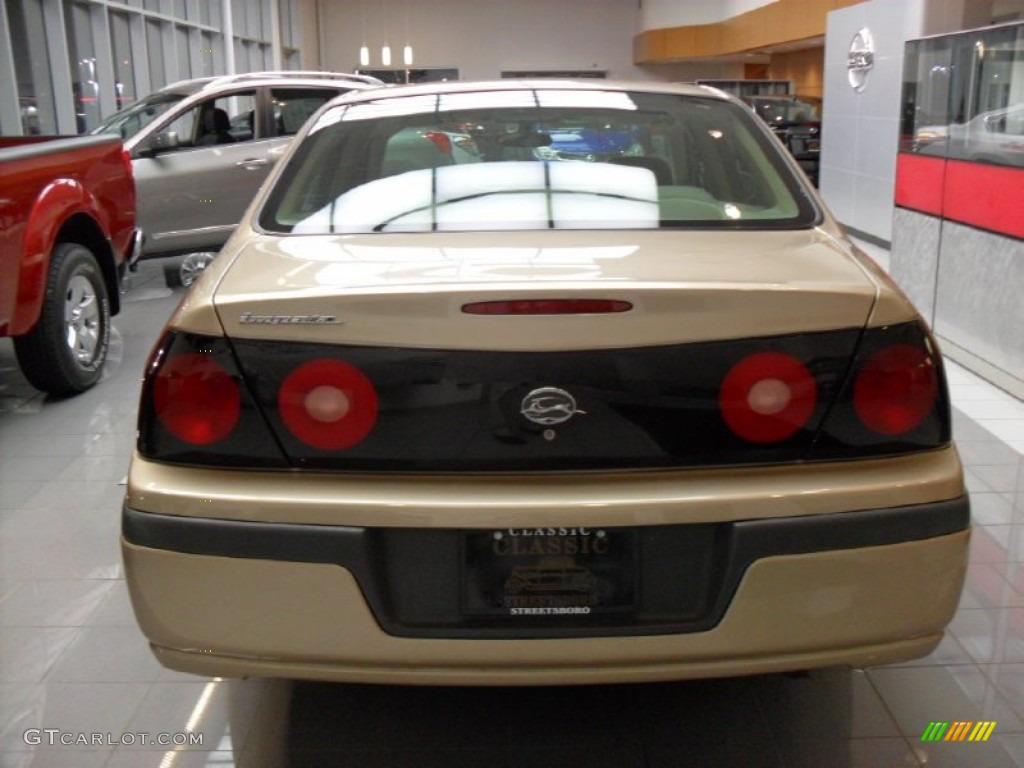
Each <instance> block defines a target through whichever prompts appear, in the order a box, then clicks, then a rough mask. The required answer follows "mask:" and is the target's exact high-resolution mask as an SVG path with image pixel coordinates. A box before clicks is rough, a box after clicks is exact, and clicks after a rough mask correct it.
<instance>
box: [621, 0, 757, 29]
mask: <svg viewBox="0 0 1024 768" xmlns="http://www.w3.org/2000/svg"><path fill="white" fill-rule="evenodd" d="M774 2H775V0H686V2H679V0H643V2H642V3H640V5H642V6H643V7H642V8H641V10H640V20H641V23H642V24H643V28H644V29H659V28H661V27H681V26H685V25H689V24H716V23H718V22H720V21H725V20H726V19H729V18H732V17H733V16H739V15H740V14H742V13H746V12H747V11H752V10H754V9H755V8H760V7H761V6H762V5H768V4H769V3H774Z"/></svg>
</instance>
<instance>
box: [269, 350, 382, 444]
mask: <svg viewBox="0 0 1024 768" xmlns="http://www.w3.org/2000/svg"><path fill="white" fill-rule="evenodd" d="M277 407H278V409H279V411H280V413H281V418H282V419H283V420H284V423H285V426H287V427H288V429H289V430H290V431H291V433H292V434H293V435H295V437H297V438H298V439H299V440H301V441H302V442H303V443H305V444H306V445H308V446H311V447H313V448H318V449H320V450H323V451H332V450H333V451H337V450H342V449H345V448H351V447H352V446H353V445H356V444H357V443H359V442H360V441H362V440H363V438H365V437H366V436H367V435H368V434H370V430H372V429H373V425H374V424H375V423H376V422H377V392H376V390H374V388H373V384H372V383H371V382H370V380H369V379H368V378H367V377H366V376H365V374H363V372H362V371H360V370H359V369H358V368H356V367H355V366H352V365H349V364H348V363H343V362H341V361H340V360H328V359H321V360H312V361H310V362H308V363H305V364H303V365H300V366H299V367H298V368H296V369H295V370H294V371H292V372H291V373H290V374H288V377H287V378H286V379H285V380H284V383H283V384H282V385H281V389H280V390H279V391H278V395H277Z"/></svg>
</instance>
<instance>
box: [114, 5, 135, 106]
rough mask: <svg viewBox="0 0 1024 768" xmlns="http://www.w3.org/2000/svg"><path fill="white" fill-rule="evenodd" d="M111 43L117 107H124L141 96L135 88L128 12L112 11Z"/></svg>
mask: <svg viewBox="0 0 1024 768" xmlns="http://www.w3.org/2000/svg"><path fill="white" fill-rule="evenodd" d="M110 43H111V45H112V46H113V48H114V77H115V78H116V82H115V83H114V89H115V92H116V96H117V108H118V109H122V108H123V107H125V106H127V105H128V104H131V103H132V102H133V101H135V100H136V99H137V98H139V94H138V93H137V92H136V89H135V65H134V63H133V59H132V36H131V24H130V21H129V19H128V14H126V13H117V12H114V11H111V13H110Z"/></svg>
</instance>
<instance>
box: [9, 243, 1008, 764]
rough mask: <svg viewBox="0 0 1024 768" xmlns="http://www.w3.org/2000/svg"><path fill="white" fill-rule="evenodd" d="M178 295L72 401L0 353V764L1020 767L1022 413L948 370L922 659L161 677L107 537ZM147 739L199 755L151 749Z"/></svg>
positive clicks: (151, 279) (133, 311)
mask: <svg viewBox="0 0 1024 768" xmlns="http://www.w3.org/2000/svg"><path fill="white" fill-rule="evenodd" d="M867 247H868V249H869V250H871V249H870V246H867ZM885 257H886V254H885V253H884V251H882V252H876V258H878V260H879V261H880V262H882V263H884V262H885ZM179 297H180V294H178V295H174V294H172V293H171V292H170V291H169V290H167V289H165V288H164V287H163V283H162V277H161V275H160V272H159V267H152V266H149V267H144V269H143V271H142V273H140V275H139V277H137V278H136V279H135V282H134V285H133V287H132V289H131V291H130V292H129V294H128V295H127V297H126V299H127V306H126V308H125V312H124V314H123V315H122V316H121V317H119V318H118V320H117V322H116V327H117V333H116V334H115V340H116V342H117V345H116V352H117V354H116V355H115V357H114V359H112V360H111V366H110V370H109V373H108V376H107V378H106V380H105V381H103V382H102V383H101V385H100V386H99V387H97V388H96V389H95V390H93V391H91V392H88V393H85V394H84V395H81V396H80V397H77V398H73V399H70V400H67V401H62V402H61V401H51V400H47V399H46V398H44V397H42V396H40V395H39V394H38V393H36V392H35V391H34V390H32V389H31V388H30V387H28V385H27V384H26V383H25V382H24V381H23V380H22V379H21V377H20V374H19V373H18V372H17V370H16V369H15V366H14V360H13V353H12V350H11V347H10V344H9V342H8V341H5V340H0V768H23V767H25V766H37V767H45V766H62V767H67V768H92V767H93V766H97V767H98V766H107V767H108V768H118V767H124V768H146V767H147V766H153V767H154V768H156V767H157V766H159V767H160V768H188V767H190V766H209V767H210V768H212V767H213V766H217V767H218V768H226V767H227V766H232V765H239V766H257V767H258V768H270V767H272V766H316V767H317V768H320V767H321V766H350V765H351V766H357V765H358V766H360V767H361V768H365V767H366V766H371V767H372V766H381V767H384V766H387V767H388V768H392V767H394V766H418V767H427V768H429V767H430V766H486V767H487V768H496V767H498V766H509V768H512V767H513V766H514V767H515V768H520V767H521V766H552V767H554V766H557V767H558V768H562V767H563V766H569V767H570V768H571V767H572V766H580V767H582V766H587V768H601V767H602V766H609V767H611V766H615V768H629V767H631V766H651V767H654V766H666V767H668V766H680V765H688V766H689V765H701V766H712V767H713V768H717V767H718V766H744V768H750V767H756V766H771V767H773V768H776V767H778V766H786V767H787V768H788V767H793V766H807V767H808V768H811V767H813V768H841V767H843V766H846V767H847V768H862V767H866V766H901V767H903V768H906V767H907V766H928V767H929V768H935V767H936V766H957V767H967V766H977V767H979V768H982V767H983V768H1004V767H1006V766H1024V722H1022V721H1024V455H1022V454H1024V404H1022V403H1021V402H1020V401H1018V400H1015V399H1014V398H1012V397H1010V396H1009V395H1007V394H1005V393H1004V392H1002V391H1000V390H998V389H996V388H995V387H993V386H991V385H989V384H987V383H986V382H984V381H982V380H981V379H979V378H978V377H976V376H974V375H973V374H971V373H970V372H968V371H966V370H964V369H963V368H961V367H960V366H958V365H956V364H949V366H948V374H949V381H950V386H951V391H952V400H953V405H954V435H955V438H956V440H957V442H958V445H959V449H960V451H961V455H962V457H963V459H964V463H965V466H966V468H967V477H968V483H969V486H970V490H971V492H972V504H973V511H974V522H975V528H974V532H973V539H972V554H971V564H970V569H969V574H968V580H967V585H966V588H965V590H964V594H963V599H962V601H961V605H960V609H959V611H958V613H957V615H956V618H955V620H954V622H953V624H952V626H951V628H950V632H949V633H948V635H947V637H946V639H945V640H944V642H943V643H942V645H941V646H940V647H939V648H938V649H937V650H936V651H935V652H934V653H933V654H931V656H929V657H927V658H925V659H921V660H918V661H915V662H912V663H908V664H903V665H898V666H891V667H880V668H872V669H868V670H838V669H831V670H822V671H817V672H813V673H811V674H808V675H792V676H787V675H767V676H760V677H753V678H744V679H736V680H711V681H699V682H695V683H686V684H678V685H637V686H619V687H596V688H585V689H578V688H568V689H535V688H527V689H445V688H440V689H437V688H435V689H414V688H375V687H372V686H357V685H350V686H342V685H314V684H303V683H295V684H291V683H288V682H281V681H274V682H268V681H217V680H207V679H203V678H197V677H192V676H188V675H181V674H177V673H173V672H169V671H166V670H163V669H162V668H160V667H159V666H158V665H157V663H156V662H155V661H154V660H153V657H152V656H151V654H150V653H149V650H148V648H147V645H146V643H145V641H144V639H143V638H142V636H141V634H140V633H139V631H138V629H137V628H136V626H135V621H134V618H133V616H132V613H131V607H130V605H129V602H128V597H127V592H126V590H125V586H124V581H123V571H122V568H121V559H120V553H119V551H118V545H117V541H118V530H119V524H120V520H119V510H120V503H121V496H122V494H123V487H122V485H121V480H122V478H123V477H124V474H125V470H126V468H127V463H128V456H129V453H130V450H131V446H132V442H133V439H134V430H135V415H134V414H135V407H136V401H137V389H138V379H139V373H140V371H141V369H142V364H143V360H144V358H145V355H146V354H147V352H148V350H149V347H150V346H151V344H152V343H153V341H154V340H155V338H156V334H157V333H158V330H159V328H160V326H161V325H162V323H163V321H164V319H165V318H166V317H167V315H168V313H169V312H170V311H171V309H172V308H173V306H174V305H175V303H176V301H177V299H178V298H179ZM932 720H971V721H978V720H994V721H997V727H996V729H995V731H994V733H993V736H992V738H991V739H990V740H989V741H988V742H986V743H981V744H972V743H939V744H933V743H922V742H921V740H920V737H921V734H922V732H923V730H924V728H925V727H926V726H927V724H928V723H929V722H930V721H932ZM32 729H59V731H60V732H61V733H63V734H82V733H84V734H101V735H104V736H105V735H106V734H109V735H110V737H121V736H122V735H125V736H126V737H131V739H132V741H131V743H127V742H128V738H125V739H124V741H123V742H122V743H120V744H116V745H115V744H109V743H105V742H104V743H99V744H87V745H71V746H64V745H61V744H59V743H58V744H55V745H53V746H49V745H47V744H46V743H45V740H43V743H41V744H34V743H31V742H32V740H33V739H32V736H33V735H34V734H36V733H37V731H35V730H32ZM143 732H145V733H148V734H149V737H145V738H146V739H148V738H150V737H152V738H155V737H156V736H157V734H160V733H167V734H182V733H184V734H195V735H199V736H202V739H203V741H202V744H192V745H181V746H178V747H174V746H163V745H159V744H152V743H148V742H146V741H145V739H144V738H143V737H141V736H139V735H137V734H141V733H143ZM26 733H28V737H27V738H26ZM132 734H135V735H134V736H132ZM40 737H41V739H45V734H40Z"/></svg>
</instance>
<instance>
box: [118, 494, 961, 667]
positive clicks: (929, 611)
mask: <svg viewBox="0 0 1024 768" xmlns="http://www.w3.org/2000/svg"><path fill="white" fill-rule="evenodd" d="M967 518H968V509H967V500H966V498H961V499H953V500H947V501H940V502H934V503H928V504H920V505H913V506H910V507H903V508H895V509H881V510H878V509H874V510H863V511H858V512H844V513H837V514H829V515H821V516H813V517H811V518H803V517H801V518H782V519H775V520H758V521H749V523H748V522H746V521H745V522H741V523H736V524H735V527H736V528H737V529H740V530H741V533H739V534H738V535H737V542H738V546H736V547H735V548H734V552H735V557H733V558H732V559H731V560H730V563H729V571H730V572H731V573H734V574H735V577H736V578H735V580H734V582H735V583H734V586H733V587H731V588H730V589H726V590H725V591H724V592H723V595H724V597H723V598H722V601H721V603H722V604H721V606H720V608H721V610H720V612H719V613H718V615H717V616H715V617H714V621H713V622H707V626H703V627H698V628H697V629H696V631H694V628H692V627H691V628H689V629H686V630H680V628H678V627H667V626H666V627H662V628H660V629H655V630H653V631H652V629H651V628H650V627H647V628H645V629H642V630H640V631H637V630H636V628H629V629H624V630H623V629H620V630H619V631H603V632H601V633H600V635H601V636H595V635H596V634H599V633H596V632H594V631H593V630H592V629H591V630H590V631H586V632H582V633H579V632H577V633H572V632H560V633H559V632H556V633H552V634H547V635H543V634H537V633H533V634H532V635H531V634H530V633H526V634H512V635H510V634H509V633H508V632H505V634H504V635H503V636H502V635H497V636H496V635H494V634H493V633H491V634H490V636H489V635H488V633H486V632H484V633H479V632H478V633H473V632H468V631H466V630H456V631H449V632H445V631H441V630H439V629H437V628H433V629H430V630H429V631H426V632H423V631H417V630H416V629H415V628H411V629H410V627H408V626H400V625H396V623H395V622H396V615H397V614H400V613H401V610H400V608H401V603H402V600H403V596H402V595H401V594H398V595H396V594H395V593H394V592H392V591H389V589H388V586H387V584H386V583H385V584H383V585H382V584H381V582H382V581H384V582H386V581H387V578H386V576H382V574H384V573H385V572H386V568H384V567H383V565H384V563H383V562H382V560H381V559H380V556H381V555H382V551H381V549H382V548H381V540H379V539H376V540H375V539H374V537H373V535H372V534H373V533H374V529H365V528H353V527H341V526H309V525H285V524H279V523H274V524H266V523H246V522H239V521H225V520H212V519H203V518H184V517H174V516H170V515H151V514H148V513H143V512H138V511H136V510H131V509H126V510H125V518H124V520H125V528H124V531H125V533H124V538H123V540H122V546H123V552H124V558H125V567H126V572H127V577H128V584H129V588H130V591H131V595H132V601H133V604H134V607H135V612H136V615H137V617H138V620H139V622H140V625H141V626H142V629H143V631H144V632H145V634H146V635H147V636H148V637H149V639H150V641H151V643H152V644H153V646H154V650H155V652H156V654H157V656H158V658H159V659H160V660H161V662H162V663H164V664H165V665H166V666H169V667H171V668H174V669H178V670H182V671H187V672H194V673H198V674H210V675H220V676H236V675H237V676H247V675H256V676H285V677H295V678H313V679H329V680H341V681H353V682H386V683H423V684H467V685H472V684H524V685H525V684H545V683H607V682H624V681H644V680H668V679H680V678H691V677H706V676H721V675H736V674H753V673H762V672H770V671H780V670H788V669H803V668H810V667H815V666H827V665H834V664H852V665H870V664H881V663H888V662H893V661H898V660H904V659H908V658H914V657H916V656H920V655H923V654H926V653H928V652H929V651H930V650H931V649H932V648H933V647H934V646H935V645H936V644H937V643H938V642H939V640H940V639H941V636H942V631H943V628H944V627H945V626H946V624H947V623H948V622H949V620H950V619H951V618H952V616H953V613H954V612H955V610H956V606H957V603H958V600H959V595H960V590H961V588H962V585H963V579H964V573H965V569H966V564H967V542H968V537H969V532H968V530H967V525H968V519H967ZM671 527H674V526H666V528H671ZM376 530H379V529H376ZM385 541H386V540H385ZM393 549H394V547H391V546H389V545H388V544H387V543H385V545H384V546H383V552H388V551H393ZM432 578H433V577H432ZM396 612H397V613H396ZM526 638H530V639H528V640H527V639H526Z"/></svg>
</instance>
